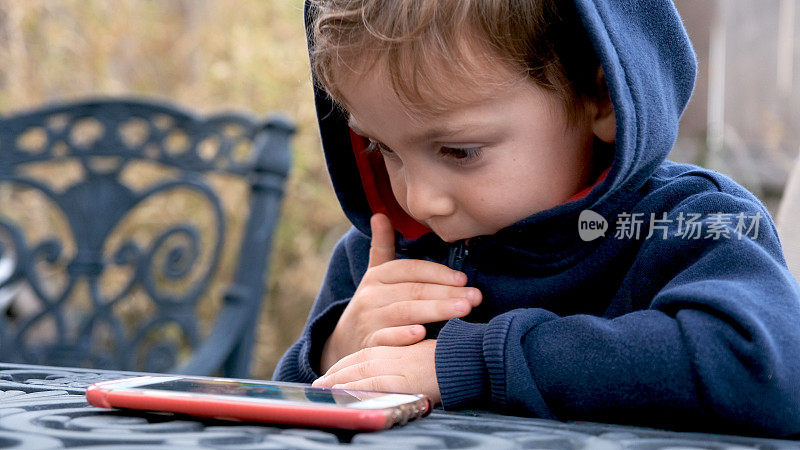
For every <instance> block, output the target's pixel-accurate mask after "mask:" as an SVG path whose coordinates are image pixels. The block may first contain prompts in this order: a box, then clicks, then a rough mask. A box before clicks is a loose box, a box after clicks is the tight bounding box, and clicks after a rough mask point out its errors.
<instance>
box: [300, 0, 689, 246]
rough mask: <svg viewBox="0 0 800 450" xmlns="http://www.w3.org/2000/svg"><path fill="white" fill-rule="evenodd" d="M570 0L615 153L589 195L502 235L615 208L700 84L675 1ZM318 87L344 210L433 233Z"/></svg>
mask: <svg viewBox="0 0 800 450" xmlns="http://www.w3.org/2000/svg"><path fill="white" fill-rule="evenodd" d="M574 1H575V6H576V9H577V12H578V15H579V16H580V18H581V21H582V23H583V25H584V27H585V29H586V30H587V34H588V36H589V39H590V40H591V41H592V43H593V45H594V49H595V52H596V53H597V56H598V59H599V61H600V64H601V66H602V68H603V71H604V72H605V77H606V83H607V86H608V90H609V94H610V98H611V101H612V103H613V106H614V112H615V115H616V121H617V131H616V142H615V144H614V145H615V151H614V158H613V162H612V164H611V167H610V169H609V170H608V173H607V175H606V176H605V178H603V180H602V181H601V182H600V183H598V184H597V185H595V186H594V187H593V188H592V189H591V191H590V192H588V193H587V194H586V195H583V196H577V197H579V198H577V199H575V200H573V201H569V202H567V203H564V204H561V205H558V206H556V207H554V208H551V209H547V210H544V211H540V212H537V213H535V214H533V215H531V216H530V217H528V218H526V219H524V220H521V221H519V222H517V223H515V224H513V225H511V226H509V227H507V228H505V229H503V230H500V231H499V232H498V233H497V234H498V235H499V234H508V233H511V234H516V232H518V231H521V230H530V229H531V227H534V228H536V227H544V229H547V228H549V227H554V228H552V229H558V227H563V224H564V223H565V222H564V221H565V220H567V221H568V222H566V223H569V224H577V221H575V217H576V216H577V215H578V214H579V213H580V211H582V210H584V209H591V210H592V211H594V212H597V213H598V214H600V215H602V216H606V217H607V216H608V215H610V214H611V213H613V212H614V211H616V210H617V209H618V207H619V205H620V204H621V202H623V201H624V198H625V197H626V196H627V194H629V193H632V192H635V191H636V190H637V189H638V188H639V187H641V186H642V185H643V184H644V183H645V181H646V180H647V179H648V178H649V177H650V175H652V173H653V171H654V170H655V169H656V168H657V167H658V166H659V164H661V163H662V162H663V161H664V159H665V158H666V156H667V154H668V153H669V151H670V150H671V149H672V146H673V144H674V142H675V139H676V138H677V135H678V121H679V119H680V116H681V114H682V113H683V110H684V108H685V107H686V104H687V103H688V101H689V97H690V96H691V93H692V90H693V88H694V82H695V76H696V72H697V63H696V58H695V54H694V50H693V49H692V46H691V43H690V41H689V38H688V36H687V34H686V31H685V29H684V28H683V24H682V22H681V18H680V16H679V15H678V12H677V10H676V9H675V6H674V5H673V3H672V1H670V0H574ZM305 11H306V15H305V17H306V29H307V30H308V32H307V35H308V36H309V46H310V47H311V46H313V39H312V36H313V32H311V31H310V27H311V23H312V14H313V7H311V6H310V2H309V1H306V9H305ZM314 89H315V91H314V96H315V104H316V108H317V117H318V120H319V127H320V134H321V138H322V146H323V149H324V153H325V158H326V162H327V166H328V171H329V173H330V175H331V180H332V182H333V187H334V189H335V191H336V196H337V198H338V200H339V202H340V204H341V206H342V208H343V210H344V212H345V214H346V216H347V217H348V219H349V220H350V221H351V222H352V223H353V225H355V227H356V228H358V229H359V230H360V231H361V232H363V233H365V234H367V235H369V234H370V226H369V219H370V217H371V216H372V214H373V213H376V212H383V213H386V214H387V215H388V216H389V218H390V219H391V221H392V223H393V224H394V226H395V229H396V230H397V231H398V232H399V233H400V237H399V240H400V242H399V243H400V244H401V245H402V244H403V243H404V242H405V243H409V242H412V241H415V240H417V239H419V238H420V237H422V236H425V235H433V233H432V232H431V231H430V230H429V229H428V228H427V227H425V226H424V225H422V224H420V223H418V222H416V221H415V220H414V219H412V218H411V217H410V216H408V215H407V214H406V213H405V212H404V211H403V210H402V209H401V208H400V206H399V205H398V204H397V202H396V201H395V200H394V196H393V194H392V191H391V187H390V185H389V182H388V176H387V175H386V169H385V167H384V166H383V162H382V159H381V156H380V154H379V153H377V152H373V153H370V154H367V155H364V154H363V150H364V148H365V146H366V144H365V142H364V140H363V139H362V138H361V137H359V136H358V135H356V134H355V133H352V132H351V131H350V129H349V127H348V124H347V117H346V116H345V115H344V114H343V112H342V111H341V110H340V109H338V108H336V107H335V106H334V104H333V102H332V101H331V100H330V98H329V97H328V95H327V94H326V93H325V92H324V91H322V90H321V89H320V88H319V87H317V86H315V88H314ZM551 234H553V233H549V234H548V235H551ZM562 234H563V233H562ZM536 235H537V236H544V234H540V233H536ZM575 237H577V232H576V233H575ZM426 238H429V239H433V237H431V236H426ZM437 239H438V238H437ZM561 244H564V242H561V243H560V245H561ZM534 247H536V245H534Z"/></svg>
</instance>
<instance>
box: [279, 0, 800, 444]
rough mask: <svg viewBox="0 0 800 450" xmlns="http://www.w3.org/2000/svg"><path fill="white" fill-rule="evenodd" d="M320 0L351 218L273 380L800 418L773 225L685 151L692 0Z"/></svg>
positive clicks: (799, 340) (715, 418)
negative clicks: (680, 149) (680, 142)
mask: <svg viewBox="0 0 800 450" xmlns="http://www.w3.org/2000/svg"><path fill="white" fill-rule="evenodd" d="M306 17H307V22H308V23H307V27H308V29H309V39H310V51H311V60H312V73H313V74H314V77H315V81H316V83H315V85H316V89H317V90H316V92H315V93H316V106H317V111H318V117H319V124H320V130H321V135H322V143H323V147H324V149H325V156H326V159H327V162H328V169H329V172H330V174H331V178H332V180H333V185H334V188H335V189H336V193H337V196H338V198H339V201H340V203H341V205H342V207H343V209H344V211H345V213H346V214H347V217H348V218H349V219H350V220H351V221H352V223H353V225H354V227H353V228H352V229H351V230H350V231H349V232H348V233H347V234H346V235H345V236H344V237H343V238H342V240H341V241H340V242H339V244H338V245H337V247H336V249H335V250H334V253H333V256H332V259H331V263H330V266H329V268H328V273H327V275H326V279H325V282H324V285H323V287H322V290H321V292H320V294H319V297H318V298H317V300H316V302H315V304H314V306H313V308H312V310H311V313H310V315H309V318H308V322H307V325H306V328H305V330H304V332H303V335H302V336H301V337H300V339H299V340H298V342H297V343H295V344H294V345H293V346H292V347H291V348H290V349H289V350H288V351H287V352H286V354H285V355H284V356H283V358H282V360H281V361H280V363H279V365H278V368H277V369H276V371H275V376H274V377H275V378H276V379H279V380H287V381H299V382H306V383H311V382H313V383H314V385H315V386H325V387H331V386H334V387H343V388H348V389H350V388H352V389H369V390H382V391H397V392H413V393H424V394H427V395H429V396H430V397H431V398H433V399H434V400H435V401H436V402H441V403H442V405H443V407H444V408H445V409H457V408H481V409H492V410H498V411H502V412H508V413H513V414H523V415H534V416H539V417H545V418H557V419H562V420H595V421H613V422H626V423H635V424H645V425H653V426H659V427H674V428H683V429H689V428H696V429H701V430H705V431H712V430H713V431H728V432H735V433H759V434H770V435H787V434H792V433H797V432H800V383H799V382H798V380H799V378H798V377H799V376H800V375H798V374H800V358H798V357H797V353H798V350H800V300H799V299H800V295H799V293H798V286H797V283H796V282H795V281H794V279H793V278H792V277H791V275H790V274H789V272H788V271H787V269H786V267H785V263H784V259H783V256H782V253H781V248H780V244H779V242H778V238H777V235H776V232H775V227H774V225H773V224H772V222H771V220H770V218H769V215H768V213H767V211H766V210H765V208H764V207H763V205H762V204H761V203H760V202H759V201H758V200H757V199H756V198H755V197H754V196H753V195H751V194H750V193H749V192H747V191H746V190H745V189H743V188H742V187H740V186H739V185H737V184H736V183H734V182H733V181H732V180H730V179H729V178H727V177H725V176H723V175H721V174H719V173H716V172H713V171H709V170H705V169H702V168H699V167H696V166H691V165H684V164H676V163H672V162H668V161H665V157H666V155H667V153H668V152H669V150H670V148H671V146H672V145H673V143H674V141H675V138H676V135H677V126H678V120H679V117H680V115H681V113H682V111H683V108H684V107H685V105H686V103H687V101H688V99H689V96H690V94H691V91H692V88H693V84H694V78H695V72H696V63H695V57H694V53H693V50H692V48H691V45H690V43H689V41H688V38H687V36H686V34H685V31H684V29H683V27H682V25H681V21H680V18H679V17H678V15H677V13H676V11H675V9H674V6H673V5H672V3H671V2H669V1H668V0H652V1H647V2H642V1H640V0H613V1H611V0H575V1H574V4H573V3H572V2H568V1H565V0H527V1H512V0H436V1H419V0H314V1H313V4H307V15H306ZM612 229H613V232H612Z"/></svg>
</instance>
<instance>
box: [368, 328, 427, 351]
mask: <svg viewBox="0 0 800 450" xmlns="http://www.w3.org/2000/svg"><path fill="white" fill-rule="evenodd" d="M423 339H425V327H423V326H422V325H404V326H399V327H389V328H381V329H380V330H378V331H376V332H374V333H372V335H371V336H370V337H369V338H368V339H367V342H366V345H367V347H380V346H386V347H401V346H403V345H411V344H416V343H417V342H419V341H421V340H423Z"/></svg>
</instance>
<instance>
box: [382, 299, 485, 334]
mask: <svg viewBox="0 0 800 450" xmlns="http://www.w3.org/2000/svg"><path fill="white" fill-rule="evenodd" d="M378 311H379V314H378V317H381V318H382V319H381V320H380V322H381V323H380V324H376V325H378V326H380V327H381V328H387V327H397V326H401V325H413V324H421V323H432V322H441V321H444V320H450V319H454V318H456V317H464V316H466V315H467V314H469V313H470V312H471V311H472V305H470V303H469V301H468V300H466V299H463V298H454V299H447V300H409V301H400V302H394V303H391V304H389V305H386V306H383V307H381V308H378Z"/></svg>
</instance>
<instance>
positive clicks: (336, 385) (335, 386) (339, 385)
mask: <svg viewBox="0 0 800 450" xmlns="http://www.w3.org/2000/svg"><path fill="white" fill-rule="evenodd" d="M343 387H344V385H343V384H334V385H333V386H331V389H341V388H343Z"/></svg>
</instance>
